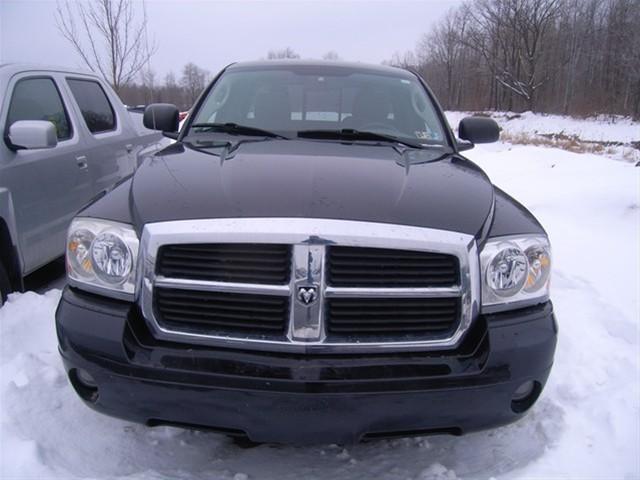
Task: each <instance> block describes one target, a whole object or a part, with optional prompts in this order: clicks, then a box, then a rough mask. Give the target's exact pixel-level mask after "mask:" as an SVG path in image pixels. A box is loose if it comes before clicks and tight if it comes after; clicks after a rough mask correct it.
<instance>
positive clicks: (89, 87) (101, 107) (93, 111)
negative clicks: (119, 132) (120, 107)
mask: <svg viewBox="0 0 640 480" xmlns="http://www.w3.org/2000/svg"><path fill="white" fill-rule="evenodd" d="M67 83H68V84H69V88H70V89H71V93H72V94H73V98H75V100H76V102H77V104H78V106H79V107H80V111H81V112H82V117H83V118H84V121H85V123H86V124H87V127H89V131H90V132H91V133H100V132H108V131H110V130H115V128H116V115H115V113H114V111H113V107H112V106H111V103H109V99H108V98H107V94H106V93H104V90H103V89H102V87H101V86H100V84H99V83H98V82H94V81H92V80H77V79H67Z"/></svg>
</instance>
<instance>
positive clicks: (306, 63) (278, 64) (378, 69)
mask: <svg viewBox="0 0 640 480" xmlns="http://www.w3.org/2000/svg"><path fill="white" fill-rule="evenodd" d="M293 66H295V67H303V68H305V67H320V68H321V67H327V68H344V69H346V70H355V71H359V72H370V73H385V74H387V75H388V74H395V75H398V76H413V74H412V73H411V72H409V71H408V70H405V69H403V68H398V67H391V66H387V65H375V64H370V63H360V62H342V61H333V60H297V59H286V60H258V61H251V62H238V63H233V64H231V65H229V67H228V70H235V69H247V70H253V69H256V70H260V69H262V68H265V69H273V68H282V69H287V68H290V67H293Z"/></svg>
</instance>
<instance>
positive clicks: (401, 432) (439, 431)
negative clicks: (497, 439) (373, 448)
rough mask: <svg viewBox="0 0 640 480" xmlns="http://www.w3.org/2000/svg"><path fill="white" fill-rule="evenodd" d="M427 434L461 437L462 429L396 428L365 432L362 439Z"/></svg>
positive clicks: (422, 435) (421, 435)
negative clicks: (387, 430) (393, 429)
mask: <svg viewBox="0 0 640 480" xmlns="http://www.w3.org/2000/svg"><path fill="white" fill-rule="evenodd" d="M427 435H454V436H456V437H459V436H460V435H462V429H461V428H459V427H442V428H424V429H416V430H396V431H389V432H369V433H365V434H364V435H363V436H362V437H361V440H362V441H363V442H365V441H368V440H380V439H383V438H404V437H424V436H427Z"/></svg>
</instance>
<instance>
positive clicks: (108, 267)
mask: <svg viewBox="0 0 640 480" xmlns="http://www.w3.org/2000/svg"><path fill="white" fill-rule="evenodd" d="M138 243H139V242H138V237H137V235H136V233H135V232H134V230H133V228H132V227H131V226H130V225H126V224H123V223H117V222H111V221H107V220H99V219H94V218H76V219H74V220H73V222H71V227H69V234H68V236H67V252H66V256H67V276H68V277H69V283H70V284H72V285H74V286H77V287H79V288H84V289H86V290H89V291H93V292H96V293H102V294H105V295H110V296H113V297H117V298H126V299H129V298H133V296H134V294H135V288H136V271H135V270H136V261H137V258H138Z"/></svg>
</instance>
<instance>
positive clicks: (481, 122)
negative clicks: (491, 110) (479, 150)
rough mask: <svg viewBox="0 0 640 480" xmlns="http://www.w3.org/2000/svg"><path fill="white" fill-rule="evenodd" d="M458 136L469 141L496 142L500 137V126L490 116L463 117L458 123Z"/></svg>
mask: <svg viewBox="0 0 640 480" xmlns="http://www.w3.org/2000/svg"><path fill="white" fill-rule="evenodd" d="M458 137H460V139H462V140H468V141H470V142H471V143H491V142H497V141H498V139H499V138H500V127H499V126H498V124H497V123H496V122H495V120H493V119H492V118H485V117H465V118H463V119H462V120H460V125H458Z"/></svg>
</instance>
